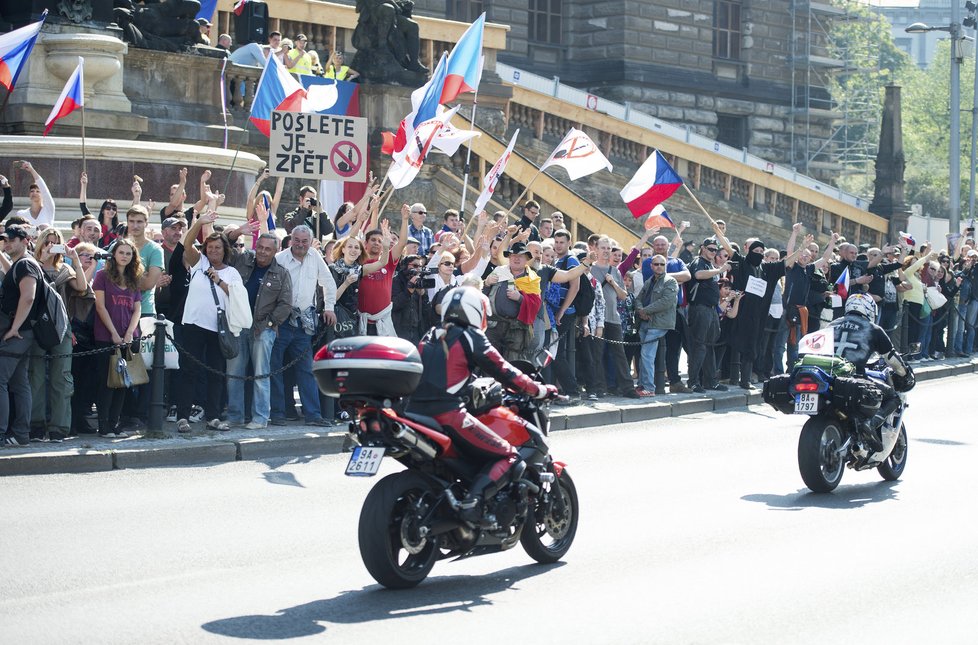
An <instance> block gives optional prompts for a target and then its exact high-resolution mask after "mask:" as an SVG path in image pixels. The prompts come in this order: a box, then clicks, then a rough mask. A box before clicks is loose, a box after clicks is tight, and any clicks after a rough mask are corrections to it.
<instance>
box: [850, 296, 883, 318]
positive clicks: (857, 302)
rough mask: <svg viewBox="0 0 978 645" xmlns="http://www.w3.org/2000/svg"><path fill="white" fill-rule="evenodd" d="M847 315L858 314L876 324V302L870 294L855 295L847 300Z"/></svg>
mask: <svg viewBox="0 0 978 645" xmlns="http://www.w3.org/2000/svg"><path fill="white" fill-rule="evenodd" d="M846 313H847V314H848V313H856V314H859V315H861V316H865V317H866V318H868V319H869V320H871V321H872V322H876V301H875V300H873V296H871V295H869V294H868V293H854V294H852V295H851V296H849V299H848V300H846Z"/></svg>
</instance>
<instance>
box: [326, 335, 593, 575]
mask: <svg viewBox="0 0 978 645" xmlns="http://www.w3.org/2000/svg"><path fill="white" fill-rule="evenodd" d="M514 365H515V366H516V367H517V368H518V369H520V370H521V371H523V372H524V373H526V374H527V375H529V376H531V377H533V378H539V376H538V375H537V374H535V370H534V368H533V366H532V365H530V364H529V363H528V362H516V363H514ZM313 373H314V374H315V376H316V380H317V382H318V385H319V388H320V390H322V392H323V393H324V394H327V395H329V396H333V397H338V398H339V405H340V406H341V407H342V408H343V409H344V410H347V411H348V412H350V416H351V423H350V434H351V436H352V437H354V438H355V441H356V444H357V446H356V447H355V448H354V449H353V453H352V454H351V456H350V461H349V463H348V464H347V468H346V474H347V475H350V476H359V477H370V476H373V475H376V474H377V472H378V471H379V469H380V465H381V461H382V460H383V459H387V458H390V459H394V460H396V461H398V462H399V463H400V464H401V465H403V466H404V467H405V469H404V470H401V471H398V472H395V473H393V474H390V475H387V476H386V477H384V478H383V479H381V480H380V481H378V482H377V484H376V485H375V486H374V487H373V488H372V489H371V491H370V493H369V494H368V495H367V497H366V499H365V500H364V503H363V508H362V510H361V512H360V522H359V528H358V537H359V546H360V556H361V558H362V559H363V562H364V565H365V566H366V567H367V570H368V571H369V572H370V575H371V576H373V578H374V579H375V580H376V581H377V582H378V583H380V584H381V585H384V586H385V587H388V588H392V589H406V588H411V587H414V586H416V585H417V584H419V583H420V582H421V581H423V580H424V579H425V578H426V577H427V576H428V574H429V573H430V571H431V569H432V568H433V567H434V565H435V563H436V562H437V561H439V560H444V559H448V558H455V559H462V558H468V557H472V556H476V555H484V554H489V553H497V552H500V551H505V550H508V549H510V548H512V547H514V546H516V545H517V544H519V545H521V546H522V547H523V550H524V551H525V552H526V553H527V555H529V556H530V557H531V558H533V559H534V560H536V561H537V562H540V563H544V564H549V563H553V562H557V561H558V560H560V559H561V558H562V557H563V556H564V555H565V554H566V553H567V551H568V550H570V547H571V544H572V543H573V541H574V537H575V535H576V534H577V522H578V512H579V510H578V509H579V506H578V497H577V489H576V487H575V486H574V481H573V479H571V476H570V473H569V472H568V469H567V468H566V465H565V464H564V463H563V462H561V461H558V460H556V459H555V458H554V457H553V456H552V455H551V454H550V450H549V447H548V445H547V441H546V439H545V436H546V435H547V433H548V431H549V405H548V404H547V403H546V402H545V401H539V400H536V399H533V398H531V397H529V396H526V395H523V394H520V393H516V392H511V391H508V390H505V389H504V388H503V387H502V385H500V384H499V383H498V382H496V381H495V380H493V379H491V378H480V379H476V380H475V382H474V383H473V384H472V388H471V390H470V394H469V396H468V401H467V403H466V408H467V409H468V411H469V412H470V413H471V414H472V415H474V416H475V417H477V418H478V419H479V420H480V421H481V422H482V423H484V424H486V425H487V426H489V427H490V428H491V429H492V430H493V431H494V432H495V433H496V434H498V435H499V436H500V437H502V438H503V439H505V440H506V441H508V442H509V443H510V444H511V445H512V446H514V447H515V448H516V449H517V450H518V451H519V454H520V456H521V457H522V459H523V461H524V462H525V464H526V469H525V471H522V473H520V474H519V475H518V476H514V477H513V480H512V481H511V482H510V483H509V484H508V485H506V486H504V487H503V488H501V489H500V490H499V491H498V492H497V493H496V494H495V495H493V496H492V497H491V498H487V499H486V511H487V512H489V513H491V514H492V515H493V517H494V518H495V522H494V524H493V525H491V526H483V525H479V526H473V525H472V524H470V523H467V522H465V521H463V520H462V519H460V515H459V510H460V502H459V500H462V499H464V498H465V496H466V494H467V492H468V485H469V484H470V483H471V482H472V480H473V479H474V477H475V476H476V474H477V471H478V467H477V466H475V465H474V464H472V463H470V462H469V461H468V460H467V459H465V458H464V456H463V455H462V454H461V452H460V451H459V449H458V448H457V447H456V446H455V445H454V444H453V442H452V439H451V438H450V437H449V435H448V434H446V433H445V432H444V431H443V430H442V428H441V427H440V426H439V424H438V422H437V421H436V420H435V419H433V418H430V417H425V416H422V415H418V414H413V413H411V412H407V411H406V410H405V407H406V400H407V397H408V396H410V395H411V394H412V393H413V392H414V390H415V389H416V388H417V386H418V383H419V382H420V380H421V373H422V363H421V358H420V355H419V353H418V350H417V348H416V347H415V346H414V345H413V344H411V343H410V342H408V341H406V340H402V339H399V338H387V337H378V336H354V337H352V338H342V339H337V340H334V341H333V342H331V343H330V344H329V345H327V346H326V347H323V348H322V349H321V350H319V352H317V354H316V355H315V358H314V362H313Z"/></svg>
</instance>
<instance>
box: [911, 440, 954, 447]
mask: <svg viewBox="0 0 978 645" xmlns="http://www.w3.org/2000/svg"><path fill="white" fill-rule="evenodd" d="M911 441H919V442H920V443H932V444H934V445H936V446H967V445H968V444H967V443H965V442H963V441H952V440H950V439H911Z"/></svg>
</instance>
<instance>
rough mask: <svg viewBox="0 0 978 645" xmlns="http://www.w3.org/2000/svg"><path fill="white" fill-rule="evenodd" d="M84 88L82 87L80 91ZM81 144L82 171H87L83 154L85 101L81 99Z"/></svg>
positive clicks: (86, 158) (86, 161) (86, 162)
mask: <svg viewBox="0 0 978 645" xmlns="http://www.w3.org/2000/svg"><path fill="white" fill-rule="evenodd" d="M84 91H85V88H82V92H84ZM81 144H82V172H84V173H87V172H88V168H87V166H88V157H87V156H86V155H85V101H84V99H83V100H82V105H81Z"/></svg>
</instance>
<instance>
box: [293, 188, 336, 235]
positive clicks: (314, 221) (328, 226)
mask: <svg viewBox="0 0 978 645" xmlns="http://www.w3.org/2000/svg"><path fill="white" fill-rule="evenodd" d="M317 196H318V194H317V193H316V189H315V188H313V187H312V186H303V187H302V188H300V189H299V205H298V206H296V208H295V210H293V211H291V212H289V213H286V215H285V231H286V232H287V233H289V234H290V235H291V234H292V229H294V228H295V227H296V226H300V225H305V226H308V227H309V230H311V231H313V233H315V235H316V239H317V240H321V239H322V237H323V236H324V235H329V234H330V233H332V232H333V223H332V222H330V221H329V217H322V210H321V209H320V207H319V200H318V199H316V198H317Z"/></svg>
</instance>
